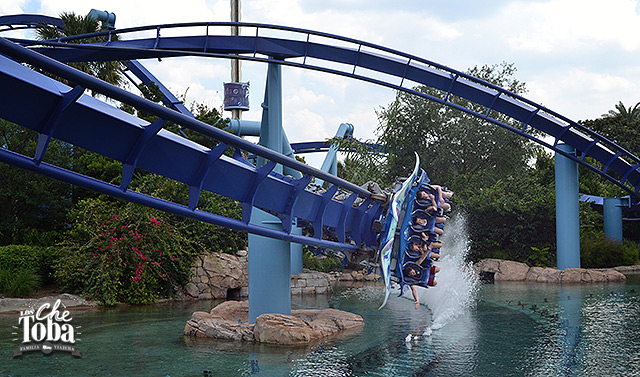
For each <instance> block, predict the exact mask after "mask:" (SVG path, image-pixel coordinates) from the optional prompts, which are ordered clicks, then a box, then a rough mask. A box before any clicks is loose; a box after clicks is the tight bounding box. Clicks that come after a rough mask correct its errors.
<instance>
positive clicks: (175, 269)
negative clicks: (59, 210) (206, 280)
mask: <svg viewBox="0 0 640 377" xmlns="http://www.w3.org/2000/svg"><path fill="white" fill-rule="evenodd" d="M71 217H72V219H73V224H72V230H71V231H70V232H69V234H68V237H67V240H66V241H65V243H64V246H63V248H62V250H61V255H62V256H61V258H60V261H59V263H58V265H57V268H56V278H57V280H58V283H59V284H60V286H61V288H62V289H64V290H66V291H71V292H74V293H78V294H82V295H84V296H85V297H86V298H88V299H93V300H98V301H100V302H101V303H102V304H104V305H115V304H116V303H118V302H124V303H130V304H148V303H152V302H154V301H155V300H157V299H158V298H161V297H171V296H173V295H174V293H175V292H177V291H178V290H182V287H183V286H184V285H185V284H186V283H187V281H188V278H189V276H190V273H191V272H190V267H191V264H192V262H193V258H194V255H195V253H196V245H195V242H194V241H192V240H189V239H187V238H185V237H183V236H181V234H180V232H177V231H175V227H174V226H173V225H172V224H170V223H169V222H168V221H165V217H167V216H166V215H165V214H163V213H162V212H159V211H156V210H153V209H150V208H146V207H141V206H138V205H135V204H132V203H123V202H120V201H114V200H106V199H103V198H97V199H87V200H84V201H81V202H80V203H78V205H76V206H75V208H74V210H73V211H72V213H71Z"/></svg>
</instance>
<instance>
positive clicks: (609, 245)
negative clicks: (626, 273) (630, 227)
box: [580, 231, 640, 268]
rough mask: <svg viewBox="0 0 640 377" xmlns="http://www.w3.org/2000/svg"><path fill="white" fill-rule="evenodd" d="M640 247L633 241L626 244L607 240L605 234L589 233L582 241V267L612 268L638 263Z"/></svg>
mask: <svg viewBox="0 0 640 377" xmlns="http://www.w3.org/2000/svg"><path fill="white" fill-rule="evenodd" d="M639 249H640V246H639V245H638V244H637V243H635V242H631V241H625V242H624V244H621V243H618V242H613V241H611V240H609V239H607V238H606V237H605V235H604V233H603V232H595V231H592V232H588V233H587V234H584V235H583V236H582V237H581V239H580V266H581V267H583V268H610V267H616V266H630V265H632V264H635V263H638V254H639Z"/></svg>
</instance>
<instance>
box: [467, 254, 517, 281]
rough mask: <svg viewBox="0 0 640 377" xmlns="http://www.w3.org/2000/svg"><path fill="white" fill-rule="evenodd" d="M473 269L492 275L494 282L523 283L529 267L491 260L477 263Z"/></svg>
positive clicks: (507, 261)
mask: <svg viewBox="0 0 640 377" xmlns="http://www.w3.org/2000/svg"><path fill="white" fill-rule="evenodd" d="M475 269H476V271H482V272H489V273H494V280H495V281H523V280H525V278H526V276H527V272H529V266H527V265H526V264H524V263H520V262H514V261H509V260H501V259H492V258H489V259H483V260H481V261H479V262H478V263H476V265H475Z"/></svg>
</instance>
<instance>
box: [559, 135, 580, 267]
mask: <svg viewBox="0 0 640 377" xmlns="http://www.w3.org/2000/svg"><path fill="white" fill-rule="evenodd" d="M558 149H560V150H562V151H564V152H567V153H570V154H574V153H575V149H574V148H573V147H571V146H569V145H566V144H558ZM555 165H556V167H555V172H556V243H557V247H558V256H557V264H558V269H560V270H564V269H567V268H580V207H579V202H578V164H577V163H576V162H575V161H573V160H571V159H570V158H568V157H565V156H564V155H562V154H560V153H556V155H555Z"/></svg>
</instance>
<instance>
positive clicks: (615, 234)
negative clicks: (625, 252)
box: [602, 198, 626, 243]
mask: <svg viewBox="0 0 640 377" xmlns="http://www.w3.org/2000/svg"><path fill="white" fill-rule="evenodd" d="M625 201H626V198H604V205H603V207H602V214H603V215H604V234H605V235H606V236H607V238H608V239H610V240H612V241H616V242H620V243H622V207H623V206H624V205H625V204H624V202H625Z"/></svg>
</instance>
